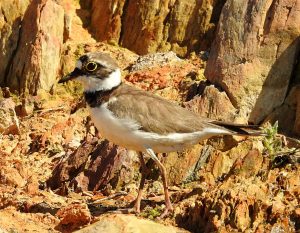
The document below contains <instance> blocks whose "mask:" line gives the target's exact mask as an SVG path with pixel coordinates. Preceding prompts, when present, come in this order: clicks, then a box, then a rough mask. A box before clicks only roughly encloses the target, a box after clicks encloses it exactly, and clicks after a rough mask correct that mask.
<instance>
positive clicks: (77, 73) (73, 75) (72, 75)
mask: <svg viewBox="0 0 300 233" xmlns="http://www.w3.org/2000/svg"><path fill="white" fill-rule="evenodd" d="M81 75H83V72H82V71H81V70H80V69H78V68H75V69H74V70H73V71H72V72H71V73H69V74H67V75H66V76H64V77H63V78H62V79H60V80H59V81H58V83H64V82H67V81H69V80H72V79H74V78H77V77H79V76H81Z"/></svg>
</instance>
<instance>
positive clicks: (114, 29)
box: [91, 0, 126, 44]
mask: <svg viewBox="0 0 300 233" xmlns="http://www.w3.org/2000/svg"><path fill="white" fill-rule="evenodd" d="M124 4H125V1H122V0H104V1H103V0H93V1H92V16H91V25H92V30H93V32H94V35H95V37H96V38H97V39H98V40H100V41H111V42H112V41H114V42H115V43H116V44H117V43H118V41H119V39H120V35H121V28H122V19H121V18H122V15H123V14H125V12H123V11H124V10H126V9H124Z"/></svg>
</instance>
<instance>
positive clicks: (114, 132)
mask: <svg viewBox="0 0 300 233" xmlns="http://www.w3.org/2000/svg"><path fill="white" fill-rule="evenodd" d="M121 76H122V75H121V69H120V67H119V66H118V64H117V62H116V61H115V60H114V59H113V58H112V57H111V56H110V55H109V54H107V53H104V52H89V53H86V54H84V55H82V56H81V57H80V58H79V59H78V60H77V62H76V65H75V68H74V70H73V71H72V72H70V73H69V74H67V75H66V76H64V77H63V78H61V79H60V80H59V83H65V82H67V81H70V80H74V79H75V80H78V81H79V82H81V83H82V85H83V89H84V97H85V100H86V103H87V108H88V110H89V113H90V116H91V120H92V122H93V123H94V125H95V127H96V128H97V130H98V131H99V132H100V134H101V136H102V137H104V138H106V139H107V140H109V141H111V142H113V143H114V144H116V145H119V146H122V147H124V148H126V149H129V150H134V151H136V152H137V154H138V157H139V161H140V164H141V180H140V185H139V190H138V195H137V198H136V200H135V204H134V207H133V208H132V211H133V212H135V213H140V211H141V199H142V193H143V187H144V183H145V178H146V170H147V167H146V165H145V161H144V156H145V155H146V154H147V155H148V156H149V157H150V158H152V159H153V160H154V162H155V164H156V165H157V166H158V168H159V171H160V173H161V178H162V183H163V189H164V199H165V210H164V211H163V213H162V214H161V218H163V217H165V216H167V215H168V214H169V213H170V212H172V211H173V206H172V203H171V201H170V195H169V191H168V181H167V174H166V168H165V167H164V165H163V164H162V163H161V161H160V160H159V159H158V157H157V155H156V154H157V153H168V152H173V151H182V150H183V149H186V148H188V147H191V146H193V145H194V144H197V143H199V142H201V141H203V140H205V139H208V138H210V137H212V136H217V135H248V136H249V135H254V136H258V135H261V132H260V131H259V129H257V126H253V125H239V124H233V123H227V122H221V121H215V120H211V119H208V118H204V117H200V116H199V115H197V114H196V113H194V112H192V111H190V110H188V109H186V108H184V107H181V106H180V105H178V104H176V103H174V102H172V101H170V100H167V99H164V98H162V97H160V96H158V95H155V94H153V93H151V92H148V91H145V90H141V89H139V88H137V87H134V86H132V85H129V84H126V83H125V82H123V81H122V77H121Z"/></svg>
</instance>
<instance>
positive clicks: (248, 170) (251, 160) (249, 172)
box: [235, 149, 263, 178]
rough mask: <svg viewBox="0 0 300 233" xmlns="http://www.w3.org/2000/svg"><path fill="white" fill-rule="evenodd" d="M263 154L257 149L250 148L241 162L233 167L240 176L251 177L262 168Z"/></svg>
mask: <svg viewBox="0 0 300 233" xmlns="http://www.w3.org/2000/svg"><path fill="white" fill-rule="evenodd" d="M262 163H263V156H262V154H261V153H260V152H259V150H257V149H252V150H251V151H249V153H248V154H247V155H246V156H245V157H244V158H243V160H242V164H240V166H239V167H238V168H237V167H236V168H235V169H237V171H236V172H238V173H239V174H240V175H241V176H244V177H247V178H249V177H251V176H256V175H257V173H258V172H259V171H260V169H261V168H262Z"/></svg>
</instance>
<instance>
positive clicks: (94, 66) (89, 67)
mask: <svg viewBox="0 0 300 233" xmlns="http://www.w3.org/2000/svg"><path fill="white" fill-rule="evenodd" d="M97 67H98V65H97V63H96V62H89V63H88V64H86V66H85V69H86V70H87V71H89V72H93V71H95V70H96V69H97Z"/></svg>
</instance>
